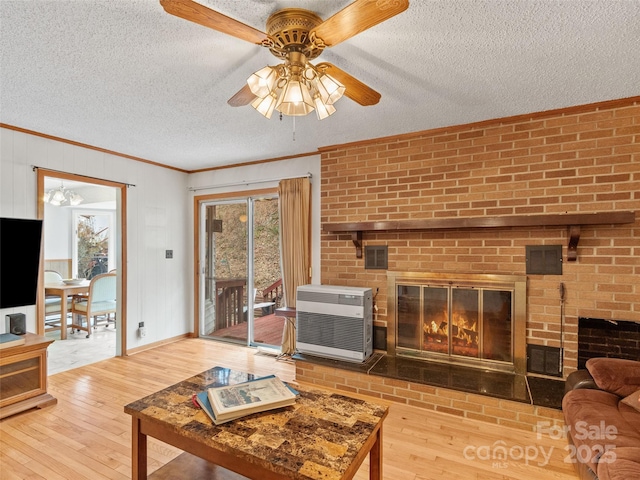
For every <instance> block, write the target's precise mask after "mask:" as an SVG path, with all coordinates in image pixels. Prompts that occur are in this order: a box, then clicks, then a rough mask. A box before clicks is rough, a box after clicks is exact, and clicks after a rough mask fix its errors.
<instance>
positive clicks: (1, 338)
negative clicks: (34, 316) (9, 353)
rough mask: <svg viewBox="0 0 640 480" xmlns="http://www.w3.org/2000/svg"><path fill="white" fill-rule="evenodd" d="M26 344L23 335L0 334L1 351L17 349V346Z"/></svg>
mask: <svg viewBox="0 0 640 480" xmlns="http://www.w3.org/2000/svg"><path fill="white" fill-rule="evenodd" d="M25 342H26V339H25V338H24V337H23V336H21V335H14V334H13V333H0V350H1V349H3V348H9V347H15V346H17V345H24V343H25Z"/></svg>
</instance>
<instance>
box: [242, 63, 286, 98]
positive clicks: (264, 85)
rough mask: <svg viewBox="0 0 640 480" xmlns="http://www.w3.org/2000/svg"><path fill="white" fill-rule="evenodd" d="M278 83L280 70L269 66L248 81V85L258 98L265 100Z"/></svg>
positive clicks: (254, 74)
mask: <svg viewBox="0 0 640 480" xmlns="http://www.w3.org/2000/svg"><path fill="white" fill-rule="evenodd" d="M277 81H278V69H277V68H276V67H271V66H269V65H267V66H266V67H264V68H261V69H260V70H258V71H257V72H255V73H253V74H252V75H251V76H250V77H249V78H248V79H247V85H249V88H250V89H251V93H253V94H254V95H255V96H256V97H259V98H265V97H266V96H267V95H269V93H271V92H272V91H273V89H274V88H275V86H276V82H277Z"/></svg>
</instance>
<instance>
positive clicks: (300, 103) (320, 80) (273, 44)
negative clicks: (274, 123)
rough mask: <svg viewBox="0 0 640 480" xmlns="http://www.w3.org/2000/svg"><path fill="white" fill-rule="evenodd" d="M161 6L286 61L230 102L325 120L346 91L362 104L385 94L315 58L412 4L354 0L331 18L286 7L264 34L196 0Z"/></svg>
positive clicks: (169, 0)
mask: <svg viewBox="0 0 640 480" xmlns="http://www.w3.org/2000/svg"><path fill="white" fill-rule="evenodd" d="M160 4H161V5H162V7H163V8H164V9H165V11H166V12H167V13H169V14H171V15H175V16H177V17H180V18H184V19H185V20H189V21H191V22H195V23H198V24H200V25H203V26H205V27H209V28H212V29H214V30H217V31H219V32H222V33H226V34H228V35H232V36H234V37H237V38H239V39H241V40H246V41H248V42H251V43H254V44H256V45H260V46H262V47H266V48H268V49H269V50H270V51H271V53H272V54H273V55H275V56H276V57H277V58H278V59H280V61H282V62H283V63H280V64H279V65H276V66H266V67H264V68H262V69H260V70H259V71H257V72H255V73H254V74H252V75H251V76H250V77H249V78H248V79H247V84H246V85H245V86H244V87H242V88H241V89H240V90H239V91H238V92H237V93H236V94H235V95H233V96H232V97H231V98H230V99H229V100H228V101H227V103H228V104H229V105H231V106H232V107H240V106H244V105H248V104H251V105H252V106H253V107H254V108H255V109H256V110H257V111H258V112H260V113H261V114H262V115H264V116H265V117H267V118H271V114H272V113H273V111H274V109H275V110H278V111H279V112H280V113H282V114H284V115H292V116H300V115H307V114H308V113H310V112H312V111H314V110H315V111H316V114H317V115H318V118H319V119H320V120H322V119H324V118H326V117H328V116H329V115H331V114H333V113H334V112H335V111H336V109H335V107H334V103H335V102H336V101H337V100H338V99H339V98H340V97H342V95H343V94H344V95H346V96H347V97H348V98H350V99H351V100H353V101H355V102H356V103H359V104H360V105H363V106H367V105H375V104H376V103H378V102H379V101H380V94H379V93H378V92H376V91H375V90H373V89H372V88H371V87H369V86H367V85H365V84H364V83H362V82H361V81H360V80H358V79H356V78H355V77H353V76H351V75H349V74H348V73H346V72H345V71H344V70H341V69H340V68H338V67H336V66H335V65H332V64H331V63H327V62H322V63H319V64H317V65H313V64H312V63H311V62H310V60H313V59H315V58H317V57H318V56H319V55H320V54H321V53H322V52H323V50H324V49H325V48H327V47H332V46H334V45H337V44H338V43H340V42H343V41H345V40H347V39H349V38H351V37H353V36H354V35H357V34H358V33H360V32H363V31H365V30H367V29H369V28H371V27H373V26H375V25H377V24H379V23H381V22H384V21H385V20H388V19H389V18H391V17H394V16H395V15H398V14H399V13H401V12H403V11H404V10H406V9H407V8H408V7H409V1H408V0H355V1H354V2H353V3H351V4H349V5H347V6H346V7H345V8H343V9H342V10H340V11H339V12H337V13H336V14H334V15H333V16H331V17H330V18H328V19H327V20H322V19H321V18H320V17H319V16H318V15H316V14H315V13H314V12H311V11H309V10H305V9H302V8H285V9H283V10H279V11H277V12H275V13H273V14H272V15H271V16H270V17H269V18H268V19H267V24H266V30H267V33H263V32H261V31H260V30H257V29H255V28H253V27H250V26H249V25H246V24H244V23H242V22H239V21H238V20H235V19H233V18H231V17H227V16H226V15H223V14H222V13H220V12H216V11H215V10H211V9H210V8H208V7H205V6H204V5H201V4H199V3H196V2H194V1H193V0H160Z"/></svg>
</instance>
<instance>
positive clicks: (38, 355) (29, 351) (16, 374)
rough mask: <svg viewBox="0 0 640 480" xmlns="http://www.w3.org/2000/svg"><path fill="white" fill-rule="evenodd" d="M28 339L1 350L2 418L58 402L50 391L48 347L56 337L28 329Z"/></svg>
mask: <svg viewBox="0 0 640 480" xmlns="http://www.w3.org/2000/svg"><path fill="white" fill-rule="evenodd" d="M25 340H26V342H25V343H24V344H23V345H17V346H15V347H8V348H3V349H1V350H0V383H1V384H2V388H0V418H4V417H8V416H9V415H13V414H16V413H19V412H23V411H25V410H29V409H30V408H36V407H37V408H43V407H48V406H49V405H55V404H56V402H57V400H56V398H55V397H53V396H51V395H50V394H48V393H47V348H48V347H49V345H51V344H52V343H53V340H50V339H48V338H46V337H43V336H40V335H36V334H35V333H26V334H25Z"/></svg>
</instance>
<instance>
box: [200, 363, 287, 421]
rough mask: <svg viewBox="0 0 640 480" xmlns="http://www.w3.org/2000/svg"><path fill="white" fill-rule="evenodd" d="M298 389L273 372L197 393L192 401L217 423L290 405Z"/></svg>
mask: <svg viewBox="0 0 640 480" xmlns="http://www.w3.org/2000/svg"><path fill="white" fill-rule="evenodd" d="M297 394H298V392H296V391H295V390H294V389H292V388H291V387H289V386H288V385H287V384H285V383H284V382H283V381H282V380H280V379H279V378H278V377H276V376H275V375H270V376H268V377H262V378H257V379H254V380H251V381H248V382H243V383H239V384H236V385H226V386H223V387H213V388H209V389H207V390H206V391H205V392H200V393H198V394H196V397H195V400H196V401H197V403H198V404H199V405H200V407H202V409H203V410H204V411H205V412H206V413H207V415H209V417H210V418H211V420H212V421H213V423H215V424H216V425H220V424H222V423H225V422H229V421H231V420H235V419H237V418H240V417H244V416H245V415H250V414H252V413H258V412H264V411H267V410H272V409H275V408H280V407H286V406H290V405H293V404H294V403H295V401H296V397H297Z"/></svg>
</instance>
